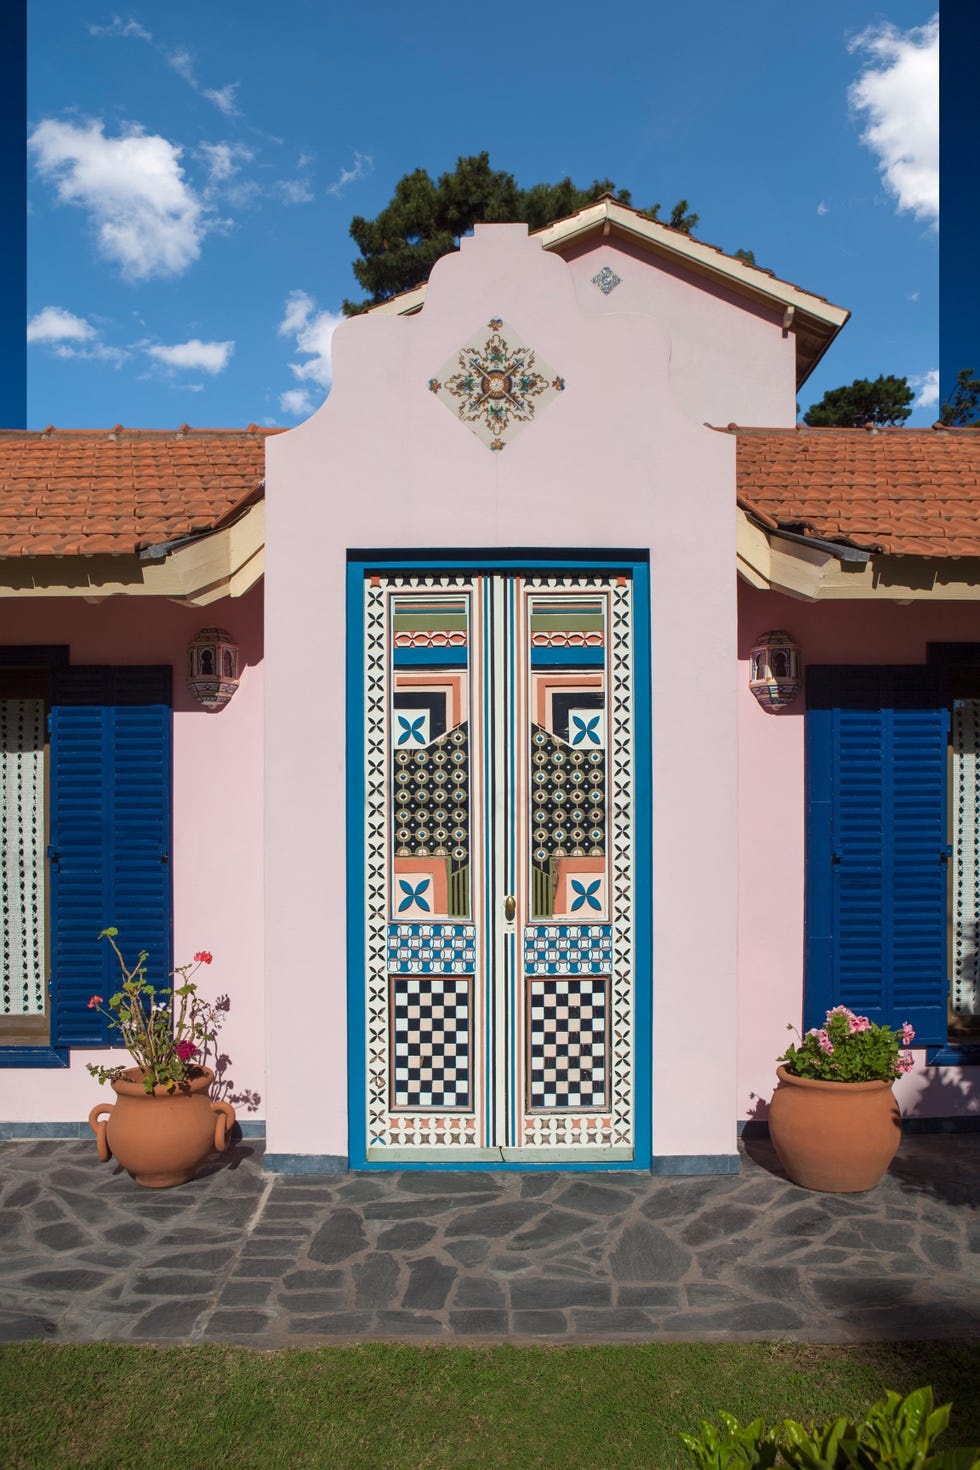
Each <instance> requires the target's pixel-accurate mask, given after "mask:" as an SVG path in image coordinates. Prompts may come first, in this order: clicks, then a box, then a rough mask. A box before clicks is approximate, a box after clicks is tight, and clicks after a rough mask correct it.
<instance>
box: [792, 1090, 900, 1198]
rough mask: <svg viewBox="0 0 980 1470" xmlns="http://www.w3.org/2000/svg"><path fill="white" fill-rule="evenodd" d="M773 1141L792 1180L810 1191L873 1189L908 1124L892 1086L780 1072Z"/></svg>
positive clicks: (841, 1191)
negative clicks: (902, 1116)
mask: <svg viewBox="0 0 980 1470" xmlns="http://www.w3.org/2000/svg"><path fill="white" fill-rule="evenodd" d="M776 1075H777V1076H778V1077H779V1086H778V1087H777V1088H776V1090H775V1092H774V1093H773V1095H772V1101H771V1102H770V1104H769V1137H770V1138H771V1139H772V1143H773V1147H774V1148H775V1150H776V1153H777V1154H778V1155H779V1161H780V1163H781V1164H782V1166H783V1168H784V1169H785V1170H786V1172H787V1174H788V1175H789V1177H790V1178H791V1179H792V1180H793V1181H794V1183H796V1184H802V1186H803V1188H804V1189H817V1190H821V1191H822V1192H823V1193H825V1194H856V1193H858V1192H859V1191H861V1190H864V1189H873V1188H874V1186H875V1185H876V1184H877V1183H878V1182H879V1180H880V1179H881V1177H882V1175H883V1174H884V1173H885V1170H886V1169H887V1168H888V1165H889V1164H890V1163H891V1161H892V1159H893V1158H894V1157H895V1151H896V1150H897V1148H898V1145H899V1142H900V1140H901V1137H902V1119H901V1114H900V1113H899V1110H898V1103H897V1102H896V1101H895V1094H894V1093H893V1092H892V1084H891V1083H890V1082H818V1081H816V1080H815V1079H814V1078H812V1077H794V1076H793V1074H792V1073H791V1072H788V1071H787V1070H786V1068H785V1067H779V1068H778V1069H777V1074H776Z"/></svg>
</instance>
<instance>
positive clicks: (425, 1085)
mask: <svg viewBox="0 0 980 1470" xmlns="http://www.w3.org/2000/svg"><path fill="white" fill-rule="evenodd" d="M391 1018H392V1033H393V1034H392V1054H393V1062H392V1074H393V1075H392V1088H391V1092H392V1106H393V1107H394V1108H426V1109H428V1108H445V1109H466V1108H469V1107H470V982H469V980H467V979H463V978H457V977H455V976H435V975H432V976H430V975H421V976H414V975H413V976H408V975H405V976H402V975H392V976H391Z"/></svg>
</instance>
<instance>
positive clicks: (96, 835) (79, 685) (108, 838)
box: [51, 667, 172, 1046]
mask: <svg viewBox="0 0 980 1470" xmlns="http://www.w3.org/2000/svg"><path fill="white" fill-rule="evenodd" d="M170 684H171V671H170V669H169V668H122V667H120V668H85V667H68V668H65V669H62V670H59V671H58V674H57V678H56V682H55V688H54V693H53V698H52V709H51V998H52V1035H51V1041H52V1045H54V1046H105V1045H106V1043H107V1040H108V1039H109V1038H108V1036H107V1025H108V1023H107V1022H106V1021H105V1019H104V1018H103V1017H102V1016H100V1015H99V1014H98V1013H97V1012H96V1011H90V1010H89V1009H88V1002H89V998H90V997H91V996H92V995H102V996H105V997H106V998H108V997H109V996H110V995H112V994H114V993H115V991H116V990H118V988H119V979H120V975H119V970H118V966H117V964H116V960H115V956H114V955H113V954H112V951H111V950H110V949H109V946H108V945H106V944H105V943H104V942H103V943H99V942H97V939H98V934H99V931H100V930H102V929H105V928H108V927H109V926H110V925H114V926H115V927H116V928H117V929H118V930H119V936H120V944H121V948H122V949H123V953H124V954H125V955H126V957H127V959H130V960H133V959H135V957H136V955H137V954H138V952H139V950H140V949H146V950H148V951H149V955H150V957H149V962H148V974H149V978H150V981H151V983H153V984H155V985H165V984H166V983H167V977H168V975H169V973H170V969H171V966H172V936H171V927H172V926H171V911H172V903H171V880H170V845H171V838H170V834H171V715H170ZM113 1039H115V1038H113Z"/></svg>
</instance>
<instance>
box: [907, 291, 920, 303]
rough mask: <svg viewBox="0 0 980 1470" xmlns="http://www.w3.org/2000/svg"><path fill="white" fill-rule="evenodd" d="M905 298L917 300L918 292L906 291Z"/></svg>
mask: <svg viewBox="0 0 980 1470" xmlns="http://www.w3.org/2000/svg"><path fill="white" fill-rule="evenodd" d="M905 299H906V301H918V299H919V293H918V291H906V293H905Z"/></svg>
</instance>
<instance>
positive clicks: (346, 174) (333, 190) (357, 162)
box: [327, 152, 374, 196]
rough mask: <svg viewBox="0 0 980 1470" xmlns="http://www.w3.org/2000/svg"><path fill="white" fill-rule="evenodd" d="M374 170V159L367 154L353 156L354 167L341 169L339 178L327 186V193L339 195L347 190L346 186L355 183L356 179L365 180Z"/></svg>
mask: <svg viewBox="0 0 980 1470" xmlns="http://www.w3.org/2000/svg"><path fill="white" fill-rule="evenodd" d="M373 168H374V159H373V158H372V157H371V155H370V154H369V153H356V152H355V154H354V167H353V168H342V169H341V170H340V177H339V178H337V179H335V180H334V182H333V183H332V184H328V185H327V193H328V194H333V195H335V196H336V195H339V194H341V193H342V192H343V190H344V189H346V188H347V186H348V184H353V183H355V182H356V181H357V180H358V179H366V178H367V176H368V174H369V173H371V171H372V170H373Z"/></svg>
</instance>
